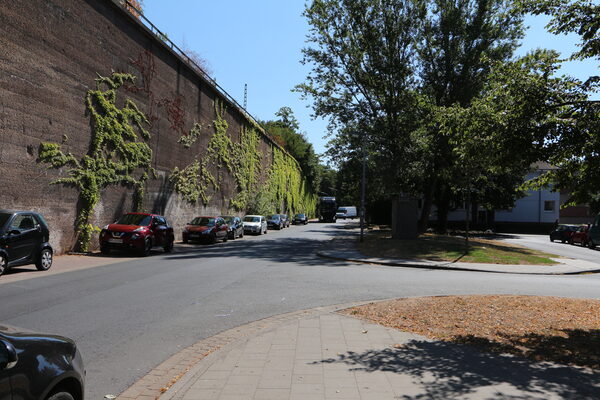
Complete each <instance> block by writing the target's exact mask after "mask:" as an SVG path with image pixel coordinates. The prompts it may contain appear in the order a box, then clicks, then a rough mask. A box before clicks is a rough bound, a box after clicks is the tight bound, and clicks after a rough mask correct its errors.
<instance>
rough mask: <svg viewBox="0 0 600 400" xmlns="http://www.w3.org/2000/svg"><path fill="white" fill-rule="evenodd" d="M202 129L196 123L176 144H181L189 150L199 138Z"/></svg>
mask: <svg viewBox="0 0 600 400" xmlns="http://www.w3.org/2000/svg"><path fill="white" fill-rule="evenodd" d="M202 128H203V127H202V125H201V124H200V123H198V122H196V123H195V124H194V127H193V128H192V129H191V130H190V132H189V133H188V134H185V135H181V137H180V138H179V140H177V143H181V144H182V145H183V147H185V148H186V149H189V148H190V147H192V145H193V144H194V143H196V141H197V140H198V138H199V137H200V134H201V133H202Z"/></svg>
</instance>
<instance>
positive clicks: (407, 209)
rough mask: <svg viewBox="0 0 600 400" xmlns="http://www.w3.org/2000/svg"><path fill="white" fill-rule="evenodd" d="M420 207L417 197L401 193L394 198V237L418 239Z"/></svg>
mask: <svg viewBox="0 0 600 400" xmlns="http://www.w3.org/2000/svg"><path fill="white" fill-rule="evenodd" d="M418 221H419V208H418V203H417V199H415V198H414V197H410V196H404V195H401V196H399V197H397V198H395V199H394V200H392V238H393V239H416V238H417V236H418V235H419V233H418Z"/></svg>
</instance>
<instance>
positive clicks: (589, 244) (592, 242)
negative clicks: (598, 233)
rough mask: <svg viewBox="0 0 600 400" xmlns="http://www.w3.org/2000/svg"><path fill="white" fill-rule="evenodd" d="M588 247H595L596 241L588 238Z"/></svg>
mask: <svg viewBox="0 0 600 400" xmlns="http://www.w3.org/2000/svg"><path fill="white" fill-rule="evenodd" d="M588 247H589V248H590V249H594V248H596V243H594V239H590V241H589V242H588Z"/></svg>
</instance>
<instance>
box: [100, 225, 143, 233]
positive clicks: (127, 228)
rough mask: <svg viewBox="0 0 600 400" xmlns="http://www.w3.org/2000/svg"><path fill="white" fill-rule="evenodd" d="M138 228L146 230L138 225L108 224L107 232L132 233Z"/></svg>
mask: <svg viewBox="0 0 600 400" xmlns="http://www.w3.org/2000/svg"><path fill="white" fill-rule="evenodd" d="M139 228H148V227H147V226H140V225H121V224H110V225H108V230H110V231H117V232H133V231H135V230H136V229H139Z"/></svg>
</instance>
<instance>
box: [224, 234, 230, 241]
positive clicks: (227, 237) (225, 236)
mask: <svg viewBox="0 0 600 400" xmlns="http://www.w3.org/2000/svg"><path fill="white" fill-rule="evenodd" d="M227 239H229V234H227V235H223V243H225V242H226V241H227Z"/></svg>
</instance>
